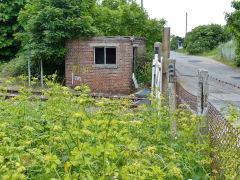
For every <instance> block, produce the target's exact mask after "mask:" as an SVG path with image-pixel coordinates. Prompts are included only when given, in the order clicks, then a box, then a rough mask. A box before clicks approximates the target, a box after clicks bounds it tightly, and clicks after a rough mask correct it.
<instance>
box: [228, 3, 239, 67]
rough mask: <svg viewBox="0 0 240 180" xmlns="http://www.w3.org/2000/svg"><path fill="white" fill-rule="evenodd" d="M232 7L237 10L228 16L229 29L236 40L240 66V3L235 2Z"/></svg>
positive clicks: (237, 59)
mask: <svg viewBox="0 0 240 180" xmlns="http://www.w3.org/2000/svg"><path fill="white" fill-rule="evenodd" d="M232 7H233V8H234V9H235V11H234V12H233V13H228V14H226V19H227V27H228V28H229V30H230V32H231V33H232V34H233V36H234V37H235V40H236V45H237V47H236V55H237V58H236V63H237V65H238V66H240V2H239V1H233V2H232Z"/></svg>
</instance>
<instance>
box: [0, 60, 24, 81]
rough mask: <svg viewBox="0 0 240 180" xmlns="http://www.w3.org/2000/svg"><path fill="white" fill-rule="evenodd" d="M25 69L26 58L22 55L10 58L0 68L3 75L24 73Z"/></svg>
mask: <svg viewBox="0 0 240 180" xmlns="http://www.w3.org/2000/svg"><path fill="white" fill-rule="evenodd" d="M27 70H28V69H27V60H26V59H25V58H24V57H22V56H21V57H17V58H14V59H12V60H11V61H9V62H8V63H5V64H4V65H3V67H2V68H0V72H1V74H2V75H3V76H19V75H26V74H27Z"/></svg>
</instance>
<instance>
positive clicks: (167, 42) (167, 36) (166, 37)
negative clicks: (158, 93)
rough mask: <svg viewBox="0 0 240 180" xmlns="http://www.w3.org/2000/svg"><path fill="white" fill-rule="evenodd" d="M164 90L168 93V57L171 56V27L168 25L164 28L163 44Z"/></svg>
mask: <svg viewBox="0 0 240 180" xmlns="http://www.w3.org/2000/svg"><path fill="white" fill-rule="evenodd" d="M162 56H163V65H162V68H163V69H162V83H163V85H162V92H163V93H166V92H167V89H168V81H167V78H168V77H167V72H168V58H169V57H170V28H169V27H166V28H164V30H163V46H162Z"/></svg>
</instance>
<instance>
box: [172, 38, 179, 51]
mask: <svg viewBox="0 0 240 180" xmlns="http://www.w3.org/2000/svg"><path fill="white" fill-rule="evenodd" d="M176 49H178V38H177V37H176V36H174V35H172V37H171V50H172V51H173V50H176Z"/></svg>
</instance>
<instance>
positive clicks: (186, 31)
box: [185, 12, 188, 36]
mask: <svg viewBox="0 0 240 180" xmlns="http://www.w3.org/2000/svg"><path fill="white" fill-rule="evenodd" d="M187 26H188V14H187V12H186V34H185V36H186V35H187Z"/></svg>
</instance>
